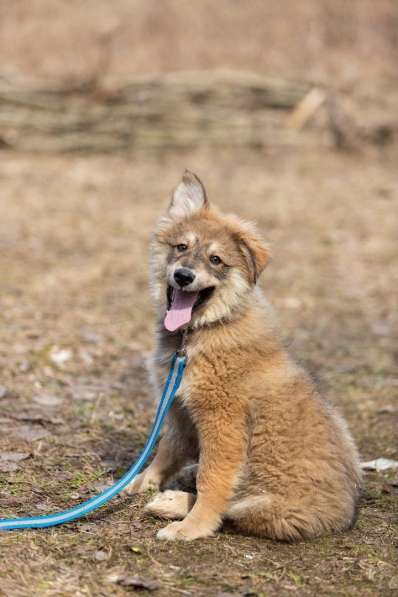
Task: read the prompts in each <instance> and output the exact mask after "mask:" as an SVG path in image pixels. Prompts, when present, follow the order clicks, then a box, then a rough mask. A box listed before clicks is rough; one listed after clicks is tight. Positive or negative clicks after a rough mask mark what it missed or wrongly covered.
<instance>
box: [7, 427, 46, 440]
mask: <svg viewBox="0 0 398 597" xmlns="http://www.w3.org/2000/svg"><path fill="white" fill-rule="evenodd" d="M9 433H10V434H11V435H14V436H16V437H19V438H20V439H24V440H25V441H27V442H35V441H37V440H39V439H43V438H45V437H47V436H48V435H50V433H49V431H47V430H46V429H43V428H42V427H30V426H28V425H23V426H21V427H15V428H14V429H10V430H9Z"/></svg>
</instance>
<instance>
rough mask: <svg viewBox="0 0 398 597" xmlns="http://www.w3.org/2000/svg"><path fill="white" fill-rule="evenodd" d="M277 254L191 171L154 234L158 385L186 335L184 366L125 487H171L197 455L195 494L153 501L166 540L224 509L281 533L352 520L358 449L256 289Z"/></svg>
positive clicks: (217, 517) (190, 532)
mask: <svg viewBox="0 0 398 597" xmlns="http://www.w3.org/2000/svg"><path fill="white" fill-rule="evenodd" d="M268 261H269V249H268V247H267V246H266V245H265V244H264V242H263V241H262V240H261V238H260V237H259V236H258V234H257V232H256V231H255V229H254V228H253V227H252V226H251V225H248V224H247V223H245V222H242V221H241V220H239V219H238V218H236V217H234V216H225V215H221V214H220V213H219V212H218V211H217V210H216V209H214V208H213V207H211V206H210V204H209V201H208V199H207V196H206V192H205V189H204V187H203V185H202V183H201V182H200V180H199V179H198V178H197V177H196V176H195V175H194V174H192V173H190V172H188V171H186V172H185V174H184V176H183V178H182V181H181V183H180V184H179V185H178V186H177V188H176V190H175V192H174V195H173V198H172V201H171V204H170V207H169V210H168V213H167V215H166V216H165V217H164V218H163V219H162V220H161V221H160V223H159V225H158V228H157V230H156V233H155V236H154V240H153V245H152V272H151V274H152V276H151V277H152V280H153V295H154V298H155V303H156V308H157V314H158V332H157V348H156V351H155V353H154V356H153V360H152V365H151V372H152V377H153V380H154V382H155V384H156V387H157V388H158V389H160V388H161V387H162V386H163V384H164V382H165V379H166V377H167V373H168V370H169V367H170V361H171V358H172V355H173V354H174V353H175V352H176V351H177V350H179V349H180V348H181V343H182V338H183V337H184V338H186V340H185V343H186V346H185V348H186V351H187V358H188V361H187V367H186V372H185V375H184V378H183V381H182V384H181V387H180V390H179V392H178V396H177V397H176V399H175V402H174V405H173V407H172V410H171V412H170V414H169V416H168V428H167V430H166V431H165V433H164V435H163V437H162V439H161V441H160V444H159V447H158V451H157V454H156V456H155V458H154V459H153V461H152V463H151V464H150V465H149V466H148V468H147V469H146V470H144V472H142V473H141V474H140V475H138V476H137V477H136V478H135V479H134V480H133V481H132V483H131V484H130V486H129V487H128V488H127V492H128V493H136V492H143V491H146V490H147V489H148V488H160V487H161V486H163V487H164V484H165V482H166V481H167V480H168V479H169V478H170V477H171V476H172V475H175V474H176V473H177V472H178V471H179V470H181V469H182V468H183V467H184V465H186V464H187V463H191V464H192V463H197V465H196V467H195V466H194V467H191V469H190V471H191V473H192V472H195V470H196V469H197V475H196V492H195V493H194V492H184V491H171V490H167V491H163V492H161V493H158V494H157V495H156V496H155V498H154V499H153V500H152V501H151V502H150V503H149V504H148V505H147V508H146V510H147V511H148V512H151V513H152V514H155V515H157V516H159V517H163V518H166V519H171V520H174V521H175V522H171V523H170V524H168V525H167V526H166V527H165V528H163V529H161V530H160V531H159V533H158V535H157V536H158V537H159V538H160V539H167V540H175V539H180V540H186V541H189V540H192V539H198V538H200V537H208V536H210V535H212V534H214V532H215V531H216V530H217V529H218V528H219V527H220V526H221V524H222V522H223V521H227V520H228V521H230V522H231V523H232V524H233V525H234V527H235V528H236V529H237V530H238V531H239V532H242V533H251V534H254V535H258V536H263V537H269V538H272V539H278V540H282V541H297V540H301V539H308V538H312V537H318V536H320V535H322V534H324V533H330V532H333V531H342V530H344V529H348V528H350V527H351V526H352V525H353V523H354V519H355V513H356V504H357V498H358V491H359V486H360V469H359V464H358V455H357V451H356V448H355V445H354V442H353V440H352V437H351V435H350V433H349V431H348V429H347V426H346V423H345V421H344V420H343V419H342V418H341V416H340V415H339V414H337V413H336V411H335V410H334V408H333V407H332V406H331V405H330V404H329V403H327V402H326V401H325V400H323V399H322V398H321V397H320V396H319V395H318V393H317V391H316V389H315V387H314V385H313V383H312V381H311V379H310V378H309V377H308V375H307V374H306V373H305V371H303V370H302V369H301V368H300V367H299V366H297V365H296V364H295V363H294V362H293V361H292V360H291V358H290V357H289V355H288V354H287V353H286V351H285V349H284V347H283V346H282V343H281V340H280V337H279V334H278V330H277V326H276V324H275V321H274V318H273V316H272V311H271V309H270V307H269V305H268V304H267V302H266V300H265V299H264V297H263V295H262V293H261V292H260V291H259V289H258V288H257V287H256V282H257V280H258V278H259V276H260V274H261V273H262V271H263V270H264V268H265V266H266V265H267V263H268ZM184 331H185V332H186V333H184Z"/></svg>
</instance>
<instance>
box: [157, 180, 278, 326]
mask: <svg viewBox="0 0 398 597" xmlns="http://www.w3.org/2000/svg"><path fill="white" fill-rule="evenodd" d="M268 259H269V250H268V247H267V246H266V245H265V244H264V243H263V241H262V240H261V239H260V238H259V237H258V235H257V233H256V231H255V230H254V229H253V227H252V226H251V225H249V224H247V223H244V222H242V221H241V220H239V219H238V218H236V217H234V216H222V215H220V214H219V213H218V212H217V211H216V210H214V209H213V208H212V207H210V204H209V201H208V199H207V195H206V191H205V188H204V186H203V184H202V183H201V181H200V180H199V178H198V177H197V176H195V175H194V174H192V173H191V172H188V171H186V172H185V173H184V176H183V178H182V181H181V182H180V184H179V185H178V186H177V188H176V190H175V191H174V194H173V197H172V200H171V203H170V206H169V210H168V213H167V215H166V216H165V217H164V218H162V220H161V221H160V223H159V226H158V229H157V231H156V234H155V237H154V242H153V250H152V263H153V271H152V276H153V279H152V282H153V284H152V287H153V291H154V295H155V299H156V302H157V304H158V306H159V308H160V310H161V316H162V317H164V325H165V327H166V329H168V330H169V331H174V330H177V329H179V328H183V327H184V326H187V325H188V324H189V325H190V326H192V327H198V326H203V325H207V324H210V323H213V322H215V321H217V320H223V321H225V320H228V319H231V318H232V317H233V316H234V315H235V314H237V313H239V311H240V310H241V309H243V308H244V307H246V306H247V304H248V301H249V300H250V295H251V292H252V290H253V288H254V286H255V284H256V282H257V279H258V277H259V275H260V274H261V272H262V271H263V269H264V267H265V266H266V264H267V262H268Z"/></svg>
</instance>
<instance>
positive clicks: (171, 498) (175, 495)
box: [145, 489, 195, 520]
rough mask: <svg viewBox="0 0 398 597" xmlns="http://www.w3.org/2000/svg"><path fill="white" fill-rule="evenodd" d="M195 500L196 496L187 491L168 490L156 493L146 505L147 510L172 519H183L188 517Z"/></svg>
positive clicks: (155, 514)
mask: <svg viewBox="0 0 398 597" xmlns="http://www.w3.org/2000/svg"><path fill="white" fill-rule="evenodd" d="M194 502H195V496H194V495H192V493H186V492H185V491H172V490H170V489H169V490H167V491H163V492H161V493H158V494H156V495H155V497H154V498H153V500H151V501H150V502H149V503H148V504H147V505H146V506H145V512H147V513H149V514H153V515H154V516H158V517H159V518H169V519H170V520H182V519H183V518H185V517H186V515H187V514H188V512H189V511H190V509H191V508H192V506H193V504H194Z"/></svg>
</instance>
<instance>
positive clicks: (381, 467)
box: [361, 458, 398, 472]
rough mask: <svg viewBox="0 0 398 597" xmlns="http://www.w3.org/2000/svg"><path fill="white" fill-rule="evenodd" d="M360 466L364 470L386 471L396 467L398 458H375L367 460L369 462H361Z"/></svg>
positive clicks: (397, 466)
mask: <svg viewBox="0 0 398 597" xmlns="http://www.w3.org/2000/svg"><path fill="white" fill-rule="evenodd" d="M361 468H363V469H364V470H365V471H377V472H380V471H387V470H389V469H394V468H398V460H390V459H389V458H376V459H375V460H369V462H362V463H361Z"/></svg>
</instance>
